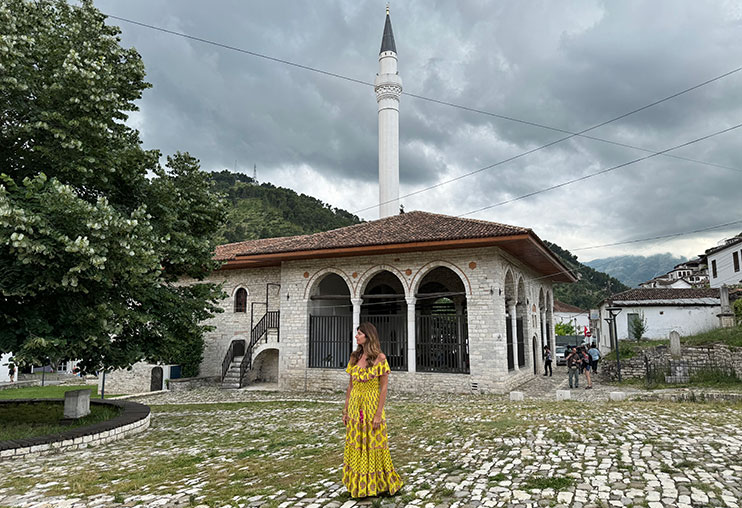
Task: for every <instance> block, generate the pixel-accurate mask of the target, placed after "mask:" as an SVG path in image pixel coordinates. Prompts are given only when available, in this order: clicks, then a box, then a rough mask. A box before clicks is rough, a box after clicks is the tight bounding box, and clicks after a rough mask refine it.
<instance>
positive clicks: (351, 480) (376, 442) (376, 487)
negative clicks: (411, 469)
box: [343, 360, 403, 497]
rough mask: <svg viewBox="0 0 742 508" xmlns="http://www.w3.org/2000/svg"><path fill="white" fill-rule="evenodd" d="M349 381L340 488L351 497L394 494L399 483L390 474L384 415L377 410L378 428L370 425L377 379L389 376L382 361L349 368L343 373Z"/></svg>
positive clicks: (377, 393)
mask: <svg viewBox="0 0 742 508" xmlns="http://www.w3.org/2000/svg"><path fill="white" fill-rule="evenodd" d="M345 372H347V373H348V374H350V376H351V378H352V379H353V388H352V389H351V391H350V400H349V401H348V418H349V422H348V425H347V426H346V428H345V457H344V459H343V484H345V486H346V488H347V489H348V492H350V495H351V496H352V497H366V496H376V495H378V494H380V493H382V492H389V494H395V493H396V492H397V491H398V490H399V489H400V487H402V483H403V482H402V479H401V478H400V477H399V475H398V474H397V472H396V471H395V470H394V465H393V464H392V457H391V455H389V443H388V441H387V435H386V414H385V412H384V410H383V409H382V410H381V425H380V426H379V428H378V429H376V430H374V429H373V426H372V422H373V419H374V415H375V414H376V410H377V409H378V407H379V378H380V377H381V376H383V375H384V374H387V373H389V364H388V363H387V361H386V360H384V361H383V362H380V363H379V364H377V365H374V366H372V367H369V368H360V367H358V365H350V364H348V367H347V368H346V369H345Z"/></svg>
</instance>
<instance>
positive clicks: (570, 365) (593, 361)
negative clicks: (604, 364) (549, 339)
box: [544, 342, 600, 390]
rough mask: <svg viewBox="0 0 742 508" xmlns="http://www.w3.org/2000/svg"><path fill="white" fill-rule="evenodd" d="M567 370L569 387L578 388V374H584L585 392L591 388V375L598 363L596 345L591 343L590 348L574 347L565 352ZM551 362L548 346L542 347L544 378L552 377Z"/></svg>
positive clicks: (598, 356)
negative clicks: (585, 381) (585, 379)
mask: <svg viewBox="0 0 742 508" xmlns="http://www.w3.org/2000/svg"><path fill="white" fill-rule="evenodd" d="M567 351H568V352H567V356H566V358H565V360H566V361H567V370H568V372H569V387H570V388H579V387H580V374H584V375H585V377H586V378H587V386H586V387H585V389H586V390H589V389H591V388H592V387H593V379H592V375H591V373H597V372H598V361H600V350H599V349H598V346H597V344H595V342H593V343H592V344H590V347H587V346H579V347H577V346H574V347H572V348H569V349H568V350H567ZM552 360H553V357H552V354H551V349H550V348H549V346H548V345H547V346H544V376H551V375H552V368H551V362H552Z"/></svg>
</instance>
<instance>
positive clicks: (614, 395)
mask: <svg viewBox="0 0 742 508" xmlns="http://www.w3.org/2000/svg"><path fill="white" fill-rule="evenodd" d="M610 398H611V400H613V401H621V400H626V392H611V393H610Z"/></svg>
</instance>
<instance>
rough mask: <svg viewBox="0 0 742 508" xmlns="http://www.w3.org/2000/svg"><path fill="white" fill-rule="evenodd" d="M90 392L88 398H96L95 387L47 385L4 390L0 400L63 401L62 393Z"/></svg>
mask: <svg viewBox="0 0 742 508" xmlns="http://www.w3.org/2000/svg"><path fill="white" fill-rule="evenodd" d="M83 389H88V390H90V392H91V393H90V397H91V398H96V397H99V395H98V386H97V385H80V386H60V385H49V386H27V387H24V388H8V389H6V390H0V400H12V399H63V398H64V392H68V391H70V390H83ZM118 395H119V394H114V393H111V394H108V393H106V397H105V398H109V397H116V396H118Z"/></svg>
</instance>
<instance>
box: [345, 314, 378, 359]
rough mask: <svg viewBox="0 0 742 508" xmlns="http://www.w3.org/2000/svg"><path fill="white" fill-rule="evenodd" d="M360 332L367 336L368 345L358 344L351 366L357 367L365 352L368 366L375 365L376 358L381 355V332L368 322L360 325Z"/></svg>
mask: <svg viewBox="0 0 742 508" xmlns="http://www.w3.org/2000/svg"><path fill="white" fill-rule="evenodd" d="M358 330H359V331H360V332H361V333H363V335H365V336H366V345H365V346H362V345H360V344H358V347H357V348H356V350H355V351H353V353H351V355H350V364H351V365H355V364H356V363H358V360H360V359H361V356H362V355H363V353H364V351H365V352H366V366H368V365H373V364H374V362H376V358H378V357H379V355H380V354H381V344H380V343H379V332H378V331H377V330H376V327H375V326H374V325H372V324H371V323H369V322H368V321H366V322H363V323H361V324H360V325H358Z"/></svg>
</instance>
